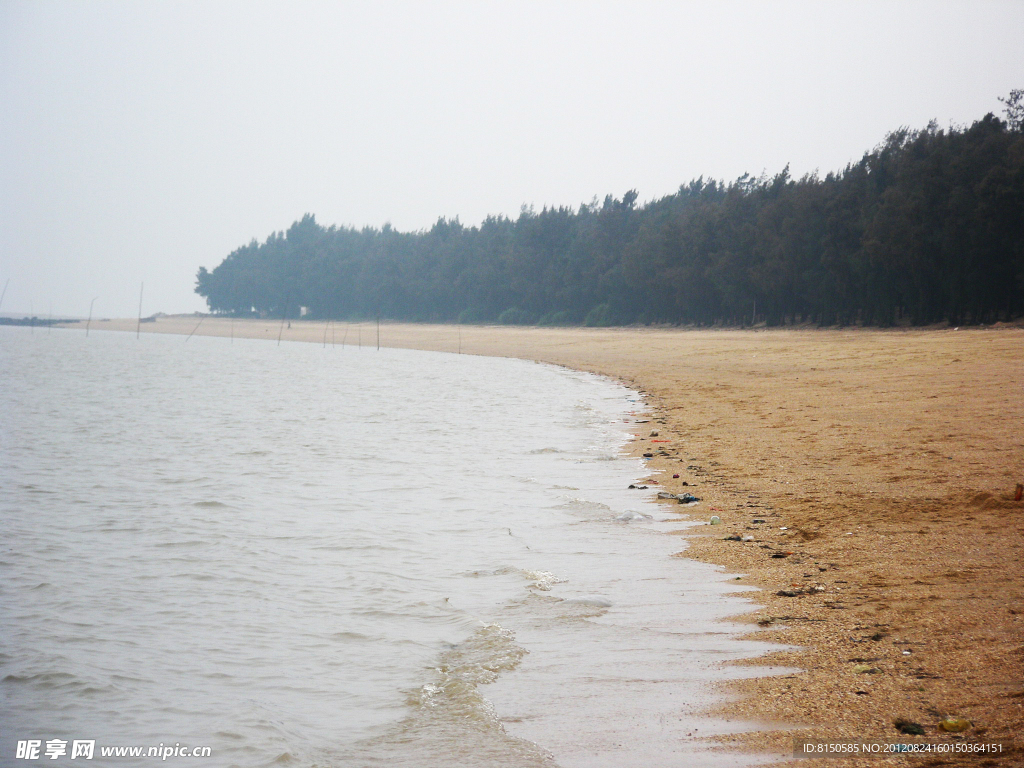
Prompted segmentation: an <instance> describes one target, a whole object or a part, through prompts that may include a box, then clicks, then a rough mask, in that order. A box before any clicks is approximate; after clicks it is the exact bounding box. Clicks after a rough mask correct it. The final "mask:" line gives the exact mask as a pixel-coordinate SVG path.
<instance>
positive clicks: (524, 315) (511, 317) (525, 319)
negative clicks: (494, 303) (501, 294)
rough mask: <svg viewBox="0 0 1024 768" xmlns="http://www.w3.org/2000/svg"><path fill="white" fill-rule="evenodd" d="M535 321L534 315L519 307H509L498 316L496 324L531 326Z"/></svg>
mask: <svg viewBox="0 0 1024 768" xmlns="http://www.w3.org/2000/svg"><path fill="white" fill-rule="evenodd" d="M536 319H537V318H536V315H533V314H531V313H530V312H527V311H526V310H525V309H519V307H509V308H508V309H506V310H505V311H504V312H502V313H501V314H500V315H498V322H499V323H501V324H502V325H533V324H534V322H535V321H536Z"/></svg>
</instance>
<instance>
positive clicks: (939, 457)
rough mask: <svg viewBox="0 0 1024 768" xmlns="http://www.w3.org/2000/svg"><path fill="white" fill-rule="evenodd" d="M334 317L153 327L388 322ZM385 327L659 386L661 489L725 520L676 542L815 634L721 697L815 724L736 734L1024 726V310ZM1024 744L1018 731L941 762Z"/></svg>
mask: <svg viewBox="0 0 1024 768" xmlns="http://www.w3.org/2000/svg"><path fill="white" fill-rule="evenodd" d="M136 323H137V321H136V320H111V321H93V323H92V329H93V330H120V331H135V330H136ZM197 324H198V326H199V327H198V328H196V326H197ZM332 325H333V334H332V328H331V327H330V326H329V325H328V324H325V323H323V322H315V321H292V324H291V326H292V327H291V328H284V329H281V326H280V321H277V322H274V321H260V320H235V321H231V320H228V319H221V318H213V317H209V318H205V319H203V320H202V321H200V320H199V319H198V318H196V317H194V316H181V317H161V318H159V319H158V320H157V322H155V323H145V324H143V326H142V329H143V330H144V331H145V332H147V333H153V332H162V333H175V334H182V335H186V336H187V335H188V334H190V333H195V334H196V335H208V336H224V337H226V336H229V335H232V334H233V335H236V336H239V338H242V337H246V338H263V339H269V340H277V338H278V334H279V332H280V333H281V338H283V339H285V340H293V341H307V342H314V343H325V344H331V343H332V338H331V337H332V336H333V342H334V346H335V351H338V352H341V351H343V350H340V349H338V347H339V346H340V344H341V341H342V338H343V334H344V333H346V332H347V335H346V336H344V338H345V340H346V344H347V346H353V344H352V342H353V341H355V339H356V338H359V339H360V340H361V342H362V345H363V346H364V347H366V346H369V347H371V348H372V347H375V346H376V326H375V324H374V323H363V324H341V323H338V324H332ZM73 327H78V328H79V329H80V330H81V326H79V325H77V324H76V326H73ZM343 329H344V330H343ZM380 329H381V330H380V333H381V346H387V347H404V348H410V349H423V350H430V351H441V352H459V351H461V352H462V353H465V354H485V355H491V356H502V357H518V358H524V359H530V360H538V361H541V362H547V363H553V364H556V365H563V366H566V367H569V368H573V369H577V370H583V371H588V372H592V373H599V374H602V375H605V376H608V377H610V378H613V379H616V380H619V381H621V382H623V383H625V384H627V385H628V386H630V387H632V388H633V389H635V390H637V391H638V392H640V393H641V394H642V395H643V396H644V398H645V401H646V403H647V405H648V406H649V407H650V409H651V411H652V416H651V423H650V424H648V425H644V429H645V431H643V432H640V433H639V434H638V435H637V437H636V439H635V440H634V443H633V446H634V449H635V452H636V454H637V455H641V454H643V453H645V452H647V453H651V454H653V456H652V458H650V459H649V466H650V467H651V470H652V472H653V473H656V474H655V476H656V477H657V478H658V480H659V485H658V486H657V488H658V489H663V490H667V491H669V492H672V493H680V492H683V491H687V490H692V491H693V493H694V494H695V495H697V496H699V497H701V498H702V500H703V501H702V504H701V506H698V507H696V508H693V509H690V510H688V512H689V513H690V514H691V516H695V517H700V518H707V517H708V516H710V515H711V514H718V515H720V517H721V519H722V523H723V524H722V525H721V526H716V527H714V528H710V527H707V528H705V527H700V528H697V529H696V530H694V531H692V532H690V533H688V534H687V536H686V539H687V541H688V546H687V548H686V550H685V551H684V552H681V553H680V555H681V556H685V557H692V558H695V559H697V560H702V561H705V562H710V563H715V564H718V565H722V566H725V567H726V568H728V569H730V571H734V572H735V573H736V574H737V576H738V578H739V579H740V580H741V581H742V583H744V584H749V585H750V586H751V587H759V588H760V589H761V590H762V591H760V592H751V593H749V594H748V597H750V599H752V600H753V601H754V602H757V603H760V604H762V605H763V606H764V607H763V608H762V609H761V610H760V611H757V612H755V613H753V614H751V615H750V616H748V617H737V618H736V619H735V621H740V622H743V621H749V622H750V623H751V629H752V631H754V632H756V637H757V639H759V640H768V641H771V642H778V643H783V644H786V645H790V646H799V647H798V648H797V649H791V650H785V651H780V652H776V653H772V654H770V655H768V656H765V657H759V658H755V659H751V660H748V661H747V662H743V663H744V664H748V665H752V666H758V665H775V666H792V667H799V668H800V669H802V670H803V671H802V672H799V673H796V674H793V675H787V676H783V677H762V678H754V679H750V680H744V681H741V682H738V683H731V684H729V685H728V686H726V690H730V691H732V692H734V693H737V694H739V695H740V697H739V698H737V699H736V700H735V701H733V702H732V703H730V704H728V705H727V706H726V707H725V708H724V713H728V714H730V715H733V716H736V717H743V718H746V719H761V720H765V719H768V720H774V721H778V722H782V723H786V724H793V725H795V726H798V727H795V728H792V729H788V730H781V731H763V732H757V733H752V734H739V735H736V736H733V737H729V738H728V739H726V742H727V744H726V745H725V746H726V747H736V748H740V749H742V750H743V751H750V750H755V751H765V750H768V751H771V752H774V753H776V754H777V755H779V756H780V757H784V756H786V755H792V744H793V739H794V737H799V738H808V739H823V740H840V739H846V738H859V739H874V740H893V739H896V738H897V737H898V738H899V740H900V741H904V742H909V741H915V740H920V739H919V738H918V737H912V736H902V735H901V734H900V733H899V732H898V731H897V730H896V728H895V726H894V725H893V723H894V721H895V720H897V719H901V718H902V719H905V720H908V721H912V722H915V723H919V724H921V725H922V726H923V727H924V729H925V734H926V735H925V737H923V738H924V739H925V740H927V741H951V740H955V739H957V738H962V737H966V740H968V741H978V740H985V741H1001V742H1003V743H1004V744H1006V745H1010V744H1012V743H1013V741H1014V739H1015V737H1016V734H1017V731H1019V729H1020V726H1021V724H1024V689H1022V682H1021V681H1022V669H1024V654H1022V653H1021V639H1022V635H1024V631H1022V629H1024V589H1022V587H1024V576H1022V575H1021V574H1020V570H1021V569H1020V567H1019V565H1020V562H1021V560H1022V558H1021V554H1022V549H1024V515H1022V512H1024V501H1020V502H1018V501H1014V500H1013V493H1014V486H1015V484H1016V483H1019V482H1024V435H1022V434H1021V428H1022V425H1024V391H1022V389H1021V382H1024V362H1022V359H1021V350H1022V348H1024V347H1022V341H1024V329H1021V328H1016V327H1007V328H998V329H965V330H959V331H957V330H954V329H949V330H905V329H899V330H878V329H870V330H863V329H856V330H793V329H771V330H760V329H759V330H717V329H715V330H712V329H709V330H678V329H647V328H624V329H618V328H616V329H603V328H602V329H596V328H594V329H591V328H584V329H580V328H518V327H507V326H499V327H483V326H437V325H422V326H421V325H400V324H392V323H382V324H381V326H380ZM353 334H356V335H355V336H353ZM647 427H649V428H650V429H646V428H647ZM655 430H656V431H658V432H659V435H658V436H654V437H652V436H650V435H649V432H650V431H655ZM654 440H657V441H658V442H657V443H654V442H652V441H654ZM673 474H679V475H680V477H679V478H678V479H676V480H673V479H672V475H673ZM684 483H686V485H684ZM755 521H764V522H755ZM730 536H738V537H740V538H741V539H742V538H743V537H746V536H752V537H753V541H746V542H745V541H742V540H740V541H735V540H729V539H728V538H727V537H730ZM779 593H790V594H779ZM757 623H760V624H761V626H760V627H758V626H757ZM947 716H956V717H960V718H964V719H966V720H969V721H971V722H972V727H971V728H969V729H968V730H966V731H964V732H963V733H962V734H946V733H944V732H942V731H940V730H938V728H937V724H938V722H939V721H940V720H942V719H943V718H944V717H947ZM1022 757H1024V752H1022V751H1021V748H1020V745H1017V746H1013V747H1011V750H1010V751H1009V752H1005V751H1004V753H1003V754H1002V755H994V756H985V757H981V756H974V755H965V756H960V757H951V758H947V757H945V756H944V757H943V760H944V762H942V763H941V764H943V765H961V764H962V765H979V764H991V765H1000V764H1013V763H1017V762H1019V761H1020V760H1021V759H1022ZM889 760H896V761H897V763H896V764H921V763H920V760H916V761H915V760H913V759H911V758H905V757H895V758H894V757H890V758H889ZM979 760H980V761H982V762H979ZM985 761H991V762H985ZM799 762H800V764H802V765H816V764H819V763H820V764H821V765H831V764H834V762H833V761H830V760H815V761H808V760H800V761H799ZM843 764H844V765H860V764H864V765H870V764H873V762H872V759H868V758H865V759H854V760H844V762H843ZM934 764H938V763H934Z"/></svg>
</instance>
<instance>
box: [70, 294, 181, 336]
mask: <svg viewBox="0 0 1024 768" xmlns="http://www.w3.org/2000/svg"><path fill="white" fill-rule="evenodd" d="M98 298H99V296H97V297H95V298H94V299H93V300H92V301H90V302H89V319H88V320H86V321H85V338H87V339H88V338H89V326H90V325H91V324H92V305H93V304H95V303H96V299H98ZM185 341H188V339H185Z"/></svg>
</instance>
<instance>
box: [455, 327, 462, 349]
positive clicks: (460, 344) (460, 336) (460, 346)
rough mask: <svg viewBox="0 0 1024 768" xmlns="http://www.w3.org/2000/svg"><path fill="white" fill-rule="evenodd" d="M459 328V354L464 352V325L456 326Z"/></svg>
mask: <svg viewBox="0 0 1024 768" xmlns="http://www.w3.org/2000/svg"><path fill="white" fill-rule="evenodd" d="M456 327H457V328H458V329H459V354H460V355H461V354H462V326H461V325H459V326H456Z"/></svg>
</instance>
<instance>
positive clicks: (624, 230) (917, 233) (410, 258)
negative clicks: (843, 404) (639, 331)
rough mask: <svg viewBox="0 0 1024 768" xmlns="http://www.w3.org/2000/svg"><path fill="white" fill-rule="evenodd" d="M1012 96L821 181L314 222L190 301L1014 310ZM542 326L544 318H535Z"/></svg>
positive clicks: (209, 275)
mask: <svg viewBox="0 0 1024 768" xmlns="http://www.w3.org/2000/svg"><path fill="white" fill-rule="evenodd" d="M1022 99H1024V96H1022V95H1021V94H1020V92H1013V93H1011V96H1010V99H1008V100H1007V116H1008V118H1010V120H1011V122H1010V123H1007V122H1003V121H1001V120H999V119H998V118H996V117H994V116H992V115H986V116H985V117H984V118H983V119H981V120H979V121H978V122H976V123H974V124H973V125H971V126H970V127H965V128H959V129H951V130H949V131H945V130H940V129H939V128H938V127H937V126H936V125H935V124H934V123H933V124H931V125H929V126H928V127H927V128H925V129H924V130H920V131H910V130H907V129H901V130H899V131H895V132H893V133H892V134H890V135H889V136H888V137H887V138H886V140H885V141H884V142H883V143H882V144H880V145H879V146H878V147H876V148H875V149H874V150H872V151H871V152H869V153H867V154H865V155H864V157H863V158H862V159H861V160H860V162H858V163H856V164H852V165H849V166H847V167H846V168H845V169H844V170H843V171H841V172H838V173H830V174H828V175H827V176H826V177H824V178H819V177H818V176H816V175H810V176H805V177H803V178H800V179H793V178H791V177H790V175H789V170H788V168H787V169H786V170H783V171H782V172H781V173H779V174H778V175H776V176H774V177H770V178H769V177H761V178H756V179H755V178H752V177H750V176H743V177H741V178H739V179H737V180H736V181H735V182H732V183H731V184H723V183H721V182H717V181H715V180H710V181H705V180H704V179H698V180H696V181H692V182H690V183H689V184H687V185H684V186H682V187H680V188H679V191H678V192H676V193H675V194H673V195H669V196H667V197H664V198H662V199H660V200H654V201H651V202H649V203H647V204H645V205H643V206H641V207H637V206H636V200H637V194H636V192H635V191H633V190H631V191H630V192H627V193H626V194H625V195H623V197H622V199H621V200H619V199H616V198H614V197H612V196H608V197H606V198H605V199H604V200H603V201H602V202H601V203H598V202H596V200H595V202H594V203H591V204H589V205H583V206H580V208H579V209H578V210H572V209H569V208H545V209H544V210H542V211H541V212H540V213H537V212H535V211H534V210H532V209H527V208H524V209H523V210H522V211H521V213H520V215H519V217H518V218H516V219H509V218H506V217H503V216H497V217H488V218H487V219H485V220H484V221H483V222H482V223H481V224H480V226H478V227H464V226H463V225H462V224H461V223H460V222H459V221H458V220H457V219H456V220H454V221H448V220H446V219H439V220H438V221H437V223H436V224H435V225H434V226H433V227H432V228H431V229H429V230H426V231H422V232H415V233H402V232H398V231H396V230H394V229H392V228H391V227H390V226H385V227H383V228H382V229H371V228H366V229H362V230H356V229H351V228H344V227H341V228H339V227H333V226H332V227H329V228H325V227H322V226H321V225H319V224H318V223H317V222H316V220H315V219H314V217H313V216H311V215H306V216H304V217H303V218H302V220H301V221H298V222H296V223H295V224H293V225H292V226H291V227H290V228H289V229H288V231H287V232H279V233H275V234H273V235H271V236H270V237H269V238H267V240H266V242H264V243H257V242H256V241H253V242H251V243H250V244H249V245H246V246H243V247H241V248H239V249H238V250H236V251H234V252H233V253H231V254H230V255H229V256H228V257H227V258H226V259H225V260H224V261H223V262H222V263H221V264H220V265H219V266H218V267H217V268H216V269H214V270H213V271H212V272H208V271H207V270H206V269H200V270H199V274H198V282H197V287H196V292H197V293H199V294H200V295H202V296H205V297H206V299H207V303H208V304H209V306H210V309H211V310H212V311H214V312H220V313H225V314H234V315H246V314H252V313H256V314H260V315H264V316H275V317H282V316H287V317H297V316H298V315H299V311H300V310H299V308H300V307H307V308H308V310H309V314H308V315H307V316H308V317H311V318H314V319H320V318H338V319H344V318H351V319H360V318H362V319H366V318H372V317H376V316H380V317H386V318H390V319H397V320H411V321H436V322H453V321H457V322H460V323H486V322H500V323H509V324H517V325H518V324H532V323H535V322H539V324H540V325H566V324H576V323H583V324H585V325H594V326H601V325H611V324H622V323H692V324H697V325H711V324H732V325H744V324H749V323H761V322H764V323H766V324H768V325H782V324H789V323H816V324H819V325H846V324H864V325H878V326H887V325H894V324H898V323H911V324H927V323H935V322H941V321H947V322H950V323H954V324H960V323H972V322H973V323H979V322H992V321H995V320H999V319H1010V318H1014V317H1020V316H1022V315H1024V132H1022V126H1021V124H1020V112H1021V101H1022ZM538 318H539V321H538Z"/></svg>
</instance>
